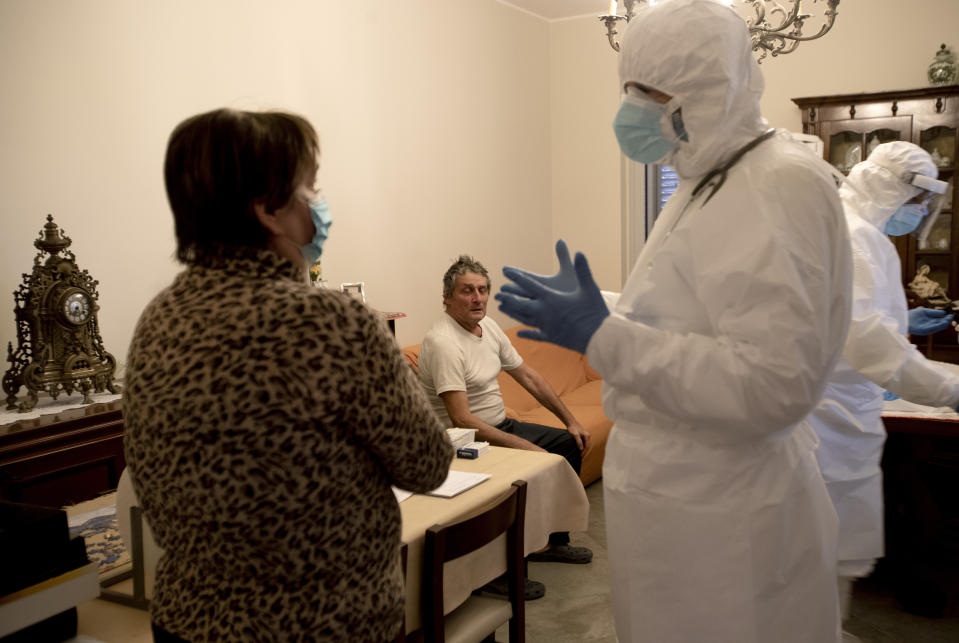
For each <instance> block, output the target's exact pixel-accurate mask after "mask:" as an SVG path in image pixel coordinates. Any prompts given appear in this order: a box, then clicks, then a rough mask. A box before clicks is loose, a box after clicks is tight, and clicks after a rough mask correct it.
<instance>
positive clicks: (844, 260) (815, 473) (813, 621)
mask: <svg viewBox="0 0 959 643" xmlns="http://www.w3.org/2000/svg"><path fill="white" fill-rule="evenodd" d="M619 75H620V81H621V83H622V88H623V90H624V93H625V95H624V97H623V103H622V105H621V107H620V111H619V113H618V114H617V116H616V118H615V121H614V129H615V132H616V136H617V139H618V140H619V144H620V148H621V149H622V150H623V152H624V153H625V154H626V155H627V156H628V157H629V158H631V159H633V160H634V161H638V162H642V163H664V164H666V165H669V166H671V167H673V168H674V169H675V170H676V172H677V173H678V175H679V177H680V183H679V187H678V189H677V190H676V192H675V193H674V194H673V196H672V197H671V198H670V200H669V202H668V203H667V204H666V207H665V208H664V209H663V211H662V213H661V215H660V216H659V218H658V219H657V221H656V224H655V226H654V228H653V230H652V233H651V234H650V236H649V238H648V239H647V241H646V244H645V246H644V247H643V250H642V253H641V254H640V256H639V258H638V260H637V263H636V265H635V266H634V268H633V271H632V274H631V275H630V277H629V279H628V280H627V282H626V284H625V286H624V288H623V292H622V295H621V296H620V297H619V299H618V301H617V302H616V303H615V304H614V305H612V309H609V308H607V304H606V303H605V301H604V297H603V295H602V293H600V291H599V289H598V287H597V286H596V283H595V282H594V281H593V278H592V275H591V273H590V270H589V266H588V264H587V262H586V259H585V257H584V256H583V255H582V254H577V255H576V257H575V265H574V263H571V262H570V261H569V258H568V254H566V252H565V246H564V245H563V244H562V242H561V243H560V244H559V245H558V248H557V250H558V252H557V254H558V256H559V258H560V271H559V273H558V274H556V275H554V276H550V277H543V276H541V275H536V274H533V273H530V272H527V271H524V270H519V269H516V268H507V269H505V270H504V272H505V274H506V276H507V277H508V278H510V279H512V280H513V282H514V283H513V284H506V285H504V286H503V289H502V292H500V293H499V294H498V295H497V299H499V301H500V302H501V306H500V309H501V310H502V311H503V312H505V313H506V314H508V315H510V316H512V317H514V318H516V319H517V320H519V321H520V322H522V323H525V324H527V325H530V326H534V327H535V328H536V329H537V330H534V331H527V332H525V333H521V334H523V335H524V336H526V337H532V338H534V339H540V340H545V341H551V342H554V343H557V344H560V345H562V346H565V347H567V348H570V349H573V350H577V351H579V352H581V353H584V354H586V356H587V357H588V358H589V362H590V364H591V365H592V366H593V368H595V369H596V370H597V371H599V373H600V374H601V375H602V376H603V406H604V409H605V411H606V414H607V415H608V416H609V417H610V418H612V419H613V421H614V426H613V429H612V431H611V433H610V435H609V440H608V444H607V451H606V459H605V463H604V466H603V488H604V494H605V495H604V498H605V507H606V525H607V539H608V545H609V557H610V576H611V582H612V598H613V605H614V613H615V618H616V634H617V637H618V639H619V640H620V641H622V642H623V643H626V642H636V641H648V642H650V643H670V642H675V643H689V642H691V641H697V642H698V641H710V642H711V643H769V642H770V641H776V642H777V643H825V642H829V641H837V640H838V638H839V601H838V599H837V596H836V587H835V574H836V558H835V557H836V534H837V524H836V523H837V521H836V514H835V511H834V510H833V507H832V503H831V502H830V499H829V495H828V493H827V492H826V488H825V485H824V483H823V480H822V477H821V475H820V473H819V469H818V465H817V462H816V457H815V448H816V443H817V440H816V435H815V433H814V431H813V430H812V428H811V427H810V426H809V424H808V423H807V422H806V421H805V418H806V416H807V415H808V414H809V412H810V411H812V410H813V409H814V408H815V406H816V404H817V403H818V401H819V399H820V396H821V394H822V391H823V388H824V386H825V382H826V380H827V378H828V376H829V373H830V372H831V371H832V369H833V367H834V366H835V364H836V362H837V360H838V359H839V355H840V353H841V352H842V347H843V345H844V342H845V336H846V329H847V326H848V324H849V318H850V304H849V297H850V283H851V279H852V274H851V259H850V247H849V239H848V235H847V232H846V226H845V224H844V221H843V218H842V207H841V204H840V201H839V196H838V193H837V190H836V185H837V184H836V181H835V178H834V175H833V173H832V171H831V170H830V168H829V167H828V165H827V164H826V163H825V162H824V161H822V159H819V158H818V157H816V156H815V155H814V154H812V152H810V151H808V150H805V149H803V148H802V146H801V145H800V144H798V143H796V142H795V141H793V140H792V139H791V137H790V136H789V135H788V133H786V132H775V131H774V130H771V129H769V128H768V125H767V123H766V122H765V120H764V119H763V118H762V116H761V114H760V110H759V99H760V96H761V95H762V91H763V86H764V83H763V78H762V74H761V73H760V71H759V67H758V66H757V64H756V62H755V60H754V59H753V56H752V51H751V42H750V38H749V33H748V31H747V28H746V25H745V23H744V22H743V20H742V18H740V17H739V16H738V15H737V14H736V13H735V12H734V11H732V10H731V9H729V8H728V7H724V6H722V5H720V4H719V3H716V2H710V1H708V0H674V1H673V2H668V3H661V4H657V5H654V6H650V7H648V8H644V9H641V10H640V13H639V14H638V16H637V17H636V18H635V19H634V20H632V21H630V24H629V27H628V28H627V30H626V33H625V35H624V37H623V41H622V50H621V54H620V61H619Z"/></svg>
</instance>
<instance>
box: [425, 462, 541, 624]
mask: <svg viewBox="0 0 959 643" xmlns="http://www.w3.org/2000/svg"><path fill="white" fill-rule="evenodd" d="M525 518H526V481H525V480H517V481H516V482H514V483H513V484H512V486H511V487H510V490H509V492H508V493H507V494H506V495H505V496H503V497H502V498H501V499H500V500H499V501H497V503H496V504H495V505H494V506H493V507H492V508H490V509H487V510H486V511H484V512H483V513H481V514H478V515H476V516H473V517H471V518H467V519H465V520H462V521H460V522H457V523H453V524H449V525H433V526H432V527H430V528H429V529H427V530H426V544H425V547H424V549H423V600H422V602H423V638H424V640H425V642H426V643H433V642H434V641H435V642H436V643H444V642H445V641H449V642H450V643H476V642H478V641H483V640H490V641H491V640H492V635H493V633H494V632H495V631H496V628H497V627H499V626H500V625H502V624H503V623H505V622H507V621H509V640H510V643H523V642H524V641H525V639H526V604H525V598H524V589H525V587H524V585H525V572H524V564H523V542H524V541H523V538H524V535H523V524H524V521H525ZM504 532H505V533H506V572H507V577H508V579H509V582H508V585H509V600H508V601H507V600H503V599H499V598H489V597H485V596H477V595H475V594H474V595H472V596H470V597H469V598H468V599H467V600H466V602H465V603H463V604H462V605H460V606H459V607H457V608H456V609H455V610H454V611H453V612H452V613H450V614H449V615H448V616H445V617H444V615H443V612H444V610H443V565H444V563H446V562H448V561H450V560H453V559H455V558H459V557H460V556H463V555H465V554H468V553H470V552H472V551H475V550H477V549H479V548H480V547H483V546H484V545H486V544H487V543H489V542H491V541H493V540H494V539H496V538H497V537H498V536H499V535H500V534H502V533H504Z"/></svg>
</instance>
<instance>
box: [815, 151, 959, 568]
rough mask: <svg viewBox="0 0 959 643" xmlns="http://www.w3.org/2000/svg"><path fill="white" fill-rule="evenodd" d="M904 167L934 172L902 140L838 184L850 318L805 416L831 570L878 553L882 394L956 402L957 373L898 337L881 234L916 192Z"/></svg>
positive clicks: (897, 277)
mask: <svg viewBox="0 0 959 643" xmlns="http://www.w3.org/2000/svg"><path fill="white" fill-rule="evenodd" d="M912 173H918V174H921V175H923V176H928V177H931V178H933V179H934V178H936V176H937V175H938V170H937V169H936V166H935V165H934V164H933V162H932V159H931V158H930V156H929V154H928V153H927V152H925V151H924V150H922V149H921V148H920V147H918V146H916V145H913V144H912V143H906V142H902V141H896V142H893V143H885V144H883V145H880V146H878V147H877V148H876V149H875V150H874V151H873V152H872V154H870V156H869V158H868V159H867V160H865V161H863V162H862V163H859V164H858V165H856V166H855V167H853V169H852V170H851V171H850V172H849V177H848V179H847V180H846V182H845V183H844V184H843V186H842V188H841V189H840V197H841V199H842V203H843V208H844V209H845V213H846V221H847V224H848V226H849V237H850V241H851V243H852V250H853V273H854V274H853V298H852V323H851V325H850V327H849V334H848V337H847V339H846V346H845V348H844V350H843V358H842V360H840V362H839V364H838V365H837V366H836V370H835V371H834V372H833V374H832V376H831V377H830V378H829V383H828V385H827V387H826V391H825V393H824V394H823V400H822V402H821V403H820V404H819V406H818V407H817V408H816V410H815V411H814V412H813V414H812V415H811V416H810V418H809V419H810V423H811V424H812V426H813V427H814V428H815V430H816V433H818V434H819V439H820V446H819V449H818V452H817V455H818V458H819V465H820V468H821V470H822V474H823V477H824V478H825V480H826V486H827V489H828V490H829V495H830V496H831V498H832V501H833V504H834V505H835V507H836V512H837V513H838V515H839V574H840V575H841V576H845V577H861V576H865V575H866V574H868V573H869V571H870V570H871V569H872V566H873V564H874V562H875V559H876V558H879V557H880V556H882V555H883V501H882V472H881V470H880V466H879V465H880V460H881V458H882V449H883V443H884V442H885V439H886V431H885V429H884V427H883V424H882V420H881V418H880V415H881V412H882V402H883V399H882V392H883V389H884V388H885V389H887V390H889V391H891V392H892V393H895V394H896V395H899V396H900V397H902V398H903V399H905V400H908V401H910V402H915V403H917V404H926V405H929V406H950V407H953V408H955V407H956V405H957V404H959V377H957V376H955V375H953V374H952V373H951V372H949V371H948V370H947V369H945V368H942V367H940V366H937V365H935V364H933V363H932V362H929V361H928V360H926V358H925V357H923V355H922V354H921V353H920V352H919V351H918V350H917V349H916V347H915V346H913V345H912V344H911V343H909V341H908V340H907V339H906V336H905V335H906V330H907V326H908V315H907V308H906V295H905V292H904V291H903V287H902V273H901V267H900V263H899V254H898V253H897V252H896V247H895V245H893V243H892V241H890V240H889V237H887V236H886V234H885V233H884V232H883V230H884V228H885V226H886V223H887V222H888V221H889V219H890V218H891V217H892V215H893V214H894V213H895V212H896V210H897V209H898V208H899V206H901V205H902V204H903V203H905V202H906V201H908V200H909V199H911V198H913V197H915V196H916V195H918V194H919V193H920V191H921V190H920V189H919V188H917V187H914V186H913V185H910V184H909V183H908V182H907V180H906V179H907V178H908V177H909V176H911V174H912Z"/></svg>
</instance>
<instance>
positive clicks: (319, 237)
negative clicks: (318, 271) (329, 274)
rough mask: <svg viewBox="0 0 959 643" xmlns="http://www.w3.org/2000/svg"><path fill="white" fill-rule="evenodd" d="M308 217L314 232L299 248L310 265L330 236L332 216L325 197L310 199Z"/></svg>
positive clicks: (321, 251)
mask: <svg viewBox="0 0 959 643" xmlns="http://www.w3.org/2000/svg"><path fill="white" fill-rule="evenodd" d="M310 219H311V220H312V221H313V227H314V228H316V232H314V233H313V239H312V240H311V241H310V242H309V243H308V244H306V245H305V246H303V247H302V248H300V252H301V253H303V257H304V258H305V259H306V263H307V265H309V266H312V265H313V264H315V263H316V262H317V260H319V258H320V255H321V254H323V243H324V242H325V241H326V238H327V237H329V236H330V226H331V225H333V217H331V216H330V206H329V205H328V204H327V202H326V199H323V198H322V197H321V198H320V200H314V199H311V200H310Z"/></svg>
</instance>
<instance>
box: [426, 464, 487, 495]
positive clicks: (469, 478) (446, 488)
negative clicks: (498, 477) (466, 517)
mask: <svg viewBox="0 0 959 643" xmlns="http://www.w3.org/2000/svg"><path fill="white" fill-rule="evenodd" d="M489 476H490V474H488V473H469V472H467V471H452V470H451V471H450V473H449V475H448V476H446V480H445V481H444V482H443V484H441V485H440V486H438V487H437V488H436V489H433V490H432V491H427V492H426V495H428V496H438V497H440V498H452V497H453V496H455V495H458V494H461V493H463V492H464V491H466V490H467V489H472V488H473V487H475V486H476V485H478V484H479V483H481V482H483V481H484V480H489Z"/></svg>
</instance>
